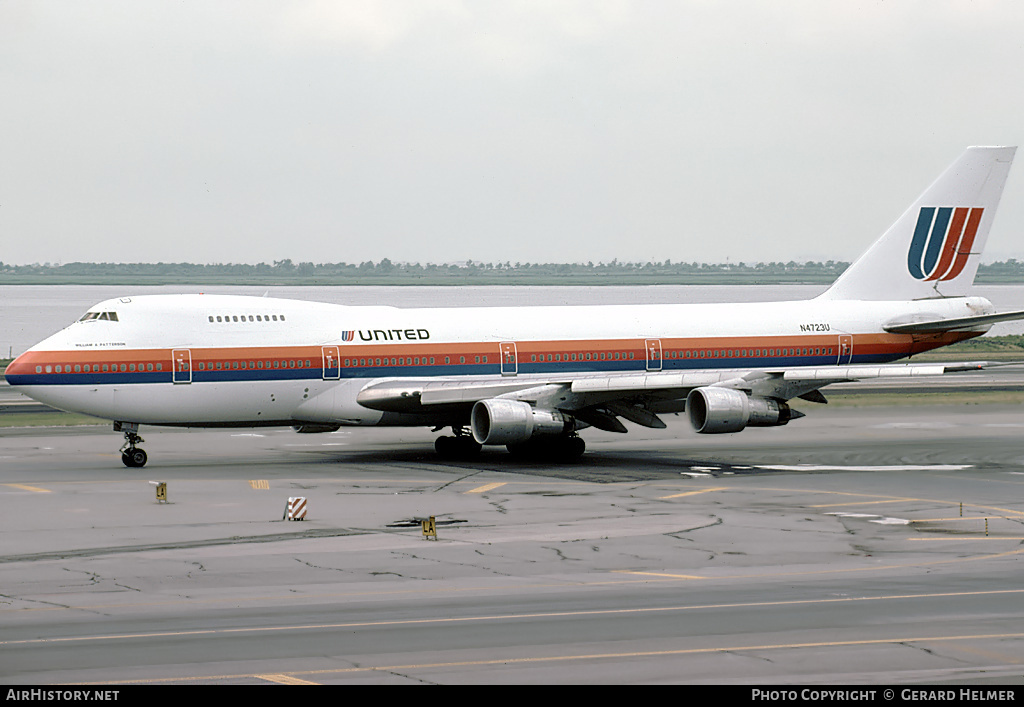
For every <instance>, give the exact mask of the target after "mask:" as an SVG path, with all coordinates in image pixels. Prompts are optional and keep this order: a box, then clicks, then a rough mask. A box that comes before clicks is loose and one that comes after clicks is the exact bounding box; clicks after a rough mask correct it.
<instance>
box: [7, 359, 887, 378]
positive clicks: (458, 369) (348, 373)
mask: <svg viewBox="0 0 1024 707" xmlns="http://www.w3.org/2000/svg"><path fill="white" fill-rule="evenodd" d="M903 357H904V355H903V354H900V353H892V354H885V353H879V354H870V355H863V354H860V355H858V354H854V357H853V361H852V363H887V362H889V361H895V360H898V359H900V358H903ZM837 359H838V354H835V353H833V354H820V355H817V356H815V355H806V356H803V355H794V356H772V357H763V358H751V357H746V358H744V357H736V358H728V357H727V358H689V359H664V360H662V370H664V371H689V370H714V369H725V368H773V367H789V368H799V367H806V366H835V365H836V360H837ZM646 370H647V368H646V362H645V361H643V360H633V361H561V362H555V361H551V362H547V361H545V362H543V363H541V362H520V363H519V373H520V374H542V375H549V376H551V375H554V376H558V375H566V376H569V375H573V374H579V373H602V372H603V373H617V372H618V373H622V372H633V373H644V372H646ZM341 375H342V380H345V379H360V378H378V377H389V378H426V377H435V376H466V375H490V376H494V377H499V376H500V375H501V368H500V364H498V363H482V364H453V365H434V366H364V367H362V368H347V369H342V371H341ZM509 377H511V376H509ZM321 379H322V371H321V369H318V368H304V369H270V370H266V369H263V370H258V369H257V370H250V369H247V370H230V371H193V372H192V384H202V383H228V382H231V383H240V382H250V383H251V382H258V381H274V380H278V381H284V380H310V381H319V380H321ZM7 382H8V383H9V384H11V385H15V386H17V385H54V386H61V385H115V384H116V385H131V384H141V383H164V384H168V385H170V384H171V372H170V371H163V372H160V373H156V372H154V373H71V374H67V373H50V374H41V373H40V374H29V375H8V376H7Z"/></svg>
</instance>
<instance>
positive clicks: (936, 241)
mask: <svg viewBox="0 0 1024 707" xmlns="http://www.w3.org/2000/svg"><path fill="white" fill-rule="evenodd" d="M952 215H953V209H952V207H949V206H944V207H942V208H941V209H939V215H938V216H936V217H935V225H934V226H932V231H931V237H930V238H929V239H928V250H927V251H926V252H925V254H924V275H925V276H928V275H931V274H932V271H933V270H934V269H935V265H936V264H937V263H938V262H939V254H940V253H941V252H942V245H943V244H944V243H945V242H946V231H948V230H949V218H950V216H952Z"/></svg>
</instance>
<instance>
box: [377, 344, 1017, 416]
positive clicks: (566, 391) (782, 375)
mask: <svg viewBox="0 0 1024 707" xmlns="http://www.w3.org/2000/svg"><path fill="white" fill-rule="evenodd" d="M1000 365H1007V364H1005V363H995V362H989V361H972V362H958V363H922V364H882V365H874V366H872V365H851V366H821V367H800V368H771V369H753V370H751V369H723V370H715V371H709V370H704V371H690V372H675V371H651V372H646V373H633V372H629V373H620V374H615V373H612V374H606V373H595V374H585V373H578V374H575V375H571V376H567V377H540V378H515V379H511V378H510V379H503V380H472V381H467V380H465V379H462V380H458V379H449V380H437V379H421V380H415V379H403V380H386V381H381V382H378V383H375V384H371V385H369V386H367V387H366V388H364V389H363V390H362V391H361V392H360V393H359V395H358V397H357V400H358V401H359V402H360V403H361V404H362V405H364V406H366V407H369V408H372V409H376V410H384V411H392V412H418V413H430V412H432V411H441V410H449V411H450V410H452V409H460V408H462V409H465V410H467V411H468V410H469V409H470V408H471V407H472V406H473V404H474V403H476V402H478V401H481V400H489V399H495V398H500V399H506V400H520V401H526V402H529V403H530V404H531V405H534V406H535V407H538V408H543V409H549V410H556V409H557V410H561V411H563V412H568V413H571V414H572V415H574V416H575V417H577V418H578V419H580V420H582V421H584V422H588V423H590V424H593V425H594V426H596V427H599V428H601V429H608V430H612V431H619V432H624V431H625V428H624V427H622V425H621V423H619V422H618V421H617V420H616V419H615V418H617V417H623V418H625V419H627V420H630V421H632V422H635V423H637V424H640V425H643V426H646V427H664V423H662V422H661V420H659V419H658V418H657V415H656V413H659V412H681V411H682V410H683V409H684V408H685V404H684V403H685V400H686V398H687V396H688V395H689V393H690V392H691V391H693V390H695V389H698V388H726V389H732V390H736V391H743V392H745V393H746V394H748V395H750V396H755V397H759V398H770V399H774V400H779V401H786V400H790V399H791V398H796V397H803V398H804V399H807V400H811V401H815V402H826V401H825V399H824V397H823V396H821V394H820V393H818V392H817V391H818V389H820V388H822V387H824V386H826V385H830V384H832V383H844V382H853V381H862V380H872V379H881V378H917V377H921V376H941V375H945V374H948V373H962V372H966V371H977V370H982V369H985V368H989V367H993V366H1000ZM620 428H621V429H620Z"/></svg>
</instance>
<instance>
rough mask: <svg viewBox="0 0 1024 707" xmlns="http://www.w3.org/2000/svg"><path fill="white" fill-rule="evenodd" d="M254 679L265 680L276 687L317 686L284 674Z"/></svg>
mask: <svg viewBox="0 0 1024 707" xmlns="http://www.w3.org/2000/svg"><path fill="white" fill-rule="evenodd" d="M253 677H254V678H259V679H260V680H266V681H267V682H273V683H277V684H278V685H319V684H320V683H318V682H311V681H309V680H303V679H302V678H297V677H294V676H292V675H285V674H284V673H275V674H273V675H253Z"/></svg>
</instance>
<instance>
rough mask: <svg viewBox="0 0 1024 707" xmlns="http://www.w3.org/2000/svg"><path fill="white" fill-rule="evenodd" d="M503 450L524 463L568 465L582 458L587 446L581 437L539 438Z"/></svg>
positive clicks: (506, 446)
mask: <svg viewBox="0 0 1024 707" xmlns="http://www.w3.org/2000/svg"><path fill="white" fill-rule="evenodd" d="M505 448H506V449H507V450H508V451H509V454H511V455H512V456H513V457H515V458H516V459H522V460H524V461H531V462H537V463H547V462H557V463H568V462H574V461H576V460H577V459H579V458H580V457H581V456H583V452H584V451H586V449H587V445H586V443H585V442H584V441H583V438H582V437H555V438H550V437H548V438H544V437H541V438H534V439H530V440H527V441H526V442H517V443H515V444H507V445H505Z"/></svg>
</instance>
